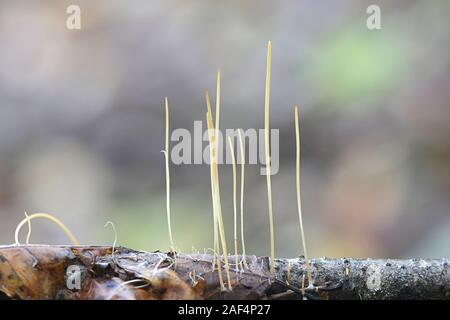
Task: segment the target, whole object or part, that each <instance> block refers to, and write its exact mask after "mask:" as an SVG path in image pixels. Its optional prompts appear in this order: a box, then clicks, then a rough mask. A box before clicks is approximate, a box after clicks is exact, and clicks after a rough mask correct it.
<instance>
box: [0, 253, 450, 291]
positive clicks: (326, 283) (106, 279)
mask: <svg viewBox="0 0 450 320" xmlns="http://www.w3.org/2000/svg"><path fill="white" fill-rule="evenodd" d="M112 251H113V249H112V248H111V247H95V246H94V247H92V246H46V245H26V246H24V245H21V246H0V298H1V297H8V298H12V299H302V298H306V299H449V298H450V270H449V269H450V261H449V259H438V260H417V259H412V260H390V259H389V260H382V259H379V260H372V259H326V258H321V259H311V271H312V276H313V284H311V285H309V284H308V281H307V277H306V266H305V261H304V259H303V258H301V257H300V258H298V259H277V260H276V263H275V272H274V273H272V274H271V273H270V272H269V260H268V258H267V257H256V256H247V257H246V262H247V265H248V268H245V270H243V269H242V268H241V267H242V265H243V264H241V266H235V265H234V264H232V265H230V271H231V272H232V273H231V281H232V287H233V290H232V291H223V290H221V287H220V283H219V279H218V271H217V268H215V269H214V270H213V266H212V260H213V257H212V255H210V254H191V255H189V254H181V253H180V254H176V255H175V254H173V253H162V252H139V251H135V250H131V249H127V248H122V247H120V248H116V249H115V250H114V253H112ZM239 260H240V261H242V259H241V257H239ZM230 261H234V257H230ZM222 265H223V264H222ZM68 268H69V269H68ZM69 270H71V271H70V272H69ZM73 270H75V272H76V273H77V275H76V276H79V280H80V282H79V284H80V286H79V288H78V287H76V288H73V287H71V286H70V285H68V283H72V281H73V280H74V279H75V278H73V277H71V275H73V274H74V273H71V272H74V271H73Z"/></svg>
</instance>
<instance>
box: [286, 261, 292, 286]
mask: <svg viewBox="0 0 450 320" xmlns="http://www.w3.org/2000/svg"><path fill="white" fill-rule="evenodd" d="M291 269H292V265H291V260H288V265H287V276H286V283H287V284H288V286H289V285H291Z"/></svg>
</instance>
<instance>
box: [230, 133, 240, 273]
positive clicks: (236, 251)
mask: <svg viewBox="0 0 450 320" xmlns="http://www.w3.org/2000/svg"><path fill="white" fill-rule="evenodd" d="M228 144H229V146H230V150H231V161H232V165H233V227H234V230H233V231H234V233H233V238H234V239H233V240H234V257H235V260H236V261H235V263H236V268H237V269H238V270H239V257H238V235H237V203H236V202H237V201H236V193H237V190H236V189H237V187H236V159H235V157H234V146H233V143H232V142H231V137H228Z"/></svg>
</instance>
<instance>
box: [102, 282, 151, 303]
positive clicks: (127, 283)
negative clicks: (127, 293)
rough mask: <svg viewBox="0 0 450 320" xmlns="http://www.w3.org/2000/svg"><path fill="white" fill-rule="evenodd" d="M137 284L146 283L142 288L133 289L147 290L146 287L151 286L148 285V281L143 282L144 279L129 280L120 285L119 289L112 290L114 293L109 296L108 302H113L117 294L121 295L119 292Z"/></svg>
mask: <svg viewBox="0 0 450 320" xmlns="http://www.w3.org/2000/svg"><path fill="white" fill-rule="evenodd" d="M136 282H145V284H144V285H142V286H138V287H133V289H141V288H145V287H147V286H149V285H150V284H149V283H148V281H146V280H143V279H133V280H128V281H125V282H122V283H120V284H119V285H118V286H117V287H115V288H114V289H113V290H112V292H111V293H110V294H109V296H108V297H107V298H106V300H111V299H112V298H114V296H115V295H116V294H118V293H119V291H121V290H123V289H124V288H125V287H126V286H127V285H129V284H132V283H136Z"/></svg>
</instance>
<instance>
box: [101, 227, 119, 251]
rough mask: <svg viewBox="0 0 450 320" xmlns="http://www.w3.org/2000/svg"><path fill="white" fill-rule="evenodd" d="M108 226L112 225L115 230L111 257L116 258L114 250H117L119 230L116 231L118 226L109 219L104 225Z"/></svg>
mask: <svg viewBox="0 0 450 320" xmlns="http://www.w3.org/2000/svg"><path fill="white" fill-rule="evenodd" d="M107 226H111V228H112V229H113V231H114V242H113V245H112V253H111V257H112V258H114V252H115V251H116V244H117V231H116V226H115V225H114V223H113V222H112V221H107V222H106V223H105V225H104V227H105V228H106V227H107Z"/></svg>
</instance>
